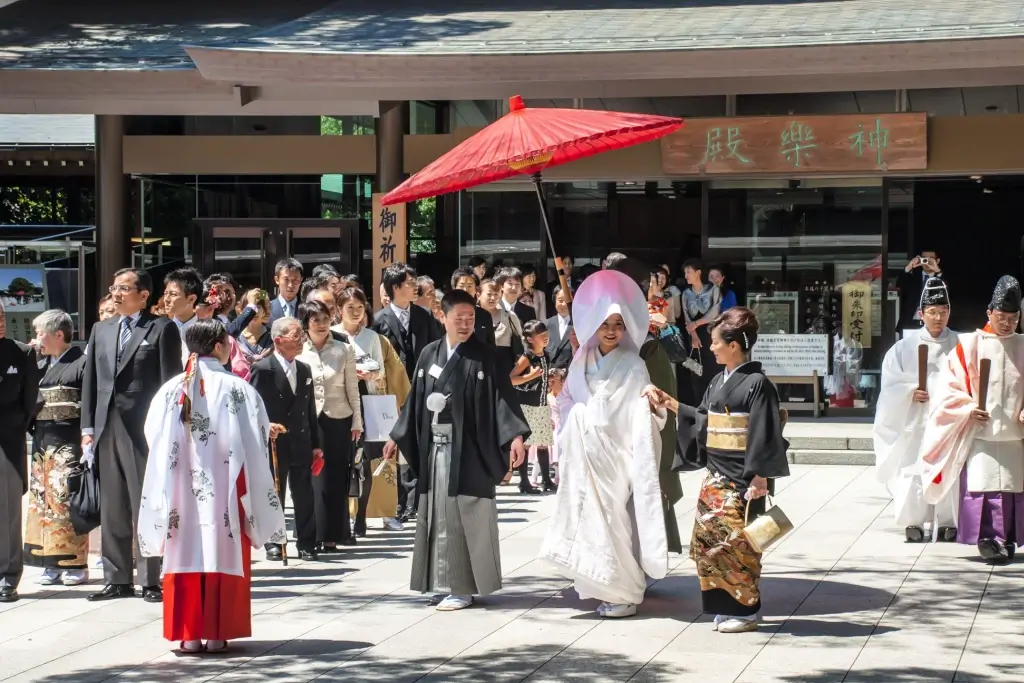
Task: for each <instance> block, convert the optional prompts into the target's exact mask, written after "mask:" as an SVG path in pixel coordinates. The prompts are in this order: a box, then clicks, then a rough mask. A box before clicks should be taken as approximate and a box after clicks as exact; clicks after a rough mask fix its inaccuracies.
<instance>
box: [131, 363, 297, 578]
mask: <svg viewBox="0 0 1024 683" xmlns="http://www.w3.org/2000/svg"><path fill="white" fill-rule="evenodd" d="M196 363H197V369H196V372H195V376H194V377H193V378H191V380H190V381H189V383H188V385H187V386H188V396H189V398H190V400H191V414H190V419H189V422H188V423H183V422H182V421H181V419H180V415H181V410H182V405H181V400H182V389H183V380H184V379H185V377H186V374H187V373H183V374H181V375H178V376H177V377H175V378H174V379H172V380H170V381H168V382H167V383H166V384H164V385H163V386H162V387H160V390H159V391H158V392H157V394H156V396H155V397H154V398H153V402H152V403H151V404H150V407H149V414H148V415H147V416H146V427H145V430H146V440H147V441H148V442H149V461H148V462H147V464H146V479H145V482H144V483H143V487H142V505H141V509H140V511H139V550H140V552H141V553H142V555H143V556H145V557H159V556H163V558H164V563H163V567H164V573H165V574H166V575H168V576H169V575H172V574H183V573H191V572H199V573H206V574H212V573H219V574H228V575H232V576H243V575H244V572H243V570H244V569H247V567H243V562H242V546H241V543H242V533H240V532H244V533H245V536H246V537H247V538H248V540H249V543H250V544H251V545H252V547H254V548H258V547H260V546H262V545H263V544H264V543H265V542H268V541H274V539H283V538H284V528H285V522H284V510H283V509H282V507H281V501H280V500H279V499H278V496H277V490H276V488H275V486H274V477H273V473H272V472H271V469H270V456H269V454H268V452H267V448H268V441H267V437H268V434H269V430H270V422H269V420H268V418H267V411H266V409H265V408H264V406H263V400H262V399H261V398H260V397H259V395H258V394H257V393H256V391H255V390H254V389H253V388H252V387H251V386H249V384H248V383H247V382H245V381H244V380H242V379H240V378H238V377H235V376H234V375H232V374H231V373H229V372H227V371H226V370H224V368H223V366H221V365H220V363H219V362H217V360H216V359H213V358H200V359H198V361H197V362H196ZM239 475H242V477H243V478H244V486H245V489H246V493H245V494H244V495H241V496H239V495H238V491H239V489H238V481H239ZM239 502H241V507H242V509H243V510H244V513H245V516H244V517H241V515H240V514H239Z"/></svg>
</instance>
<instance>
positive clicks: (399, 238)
mask: <svg viewBox="0 0 1024 683" xmlns="http://www.w3.org/2000/svg"><path fill="white" fill-rule="evenodd" d="M383 196H384V195H383V194H375V195H373V216H372V218H371V221H372V222H371V226H372V227H373V292H372V293H370V298H371V299H372V300H373V303H374V306H373V308H374V310H379V309H380V308H381V305H380V283H381V281H382V279H383V277H382V276H383V274H384V269H385V268H387V267H388V266H390V265H391V264H392V263H398V262H399V261H402V262H405V261H406V259H407V258H408V254H407V253H406V252H407V250H406V245H407V244H408V242H407V235H406V225H405V204H395V205H393V206H384V205H382V204H381V202H380V200H381V197H383Z"/></svg>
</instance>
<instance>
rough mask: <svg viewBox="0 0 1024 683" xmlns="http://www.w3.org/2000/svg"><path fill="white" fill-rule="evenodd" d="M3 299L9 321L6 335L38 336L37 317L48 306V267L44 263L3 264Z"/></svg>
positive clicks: (26, 338)
mask: <svg viewBox="0 0 1024 683" xmlns="http://www.w3.org/2000/svg"><path fill="white" fill-rule="evenodd" d="M0 301H2V302H3V306H4V317H5V319H6V322H7V331H6V332H5V336H6V337H7V338H8V339H16V340H17V341H20V342H25V343H28V342H29V341H30V340H31V339H32V338H34V337H35V336H36V334H35V330H34V329H33V328H32V321H33V320H35V317H36V316H37V315H39V314H40V313H42V312H43V311H45V310H46V308H47V304H46V301H47V299H46V268H45V267H44V266H41V265H23V266H22V265H5V266H0Z"/></svg>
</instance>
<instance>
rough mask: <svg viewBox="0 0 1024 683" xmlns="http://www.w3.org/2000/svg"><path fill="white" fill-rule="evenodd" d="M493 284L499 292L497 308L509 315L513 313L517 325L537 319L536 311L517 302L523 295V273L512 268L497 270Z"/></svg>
mask: <svg viewBox="0 0 1024 683" xmlns="http://www.w3.org/2000/svg"><path fill="white" fill-rule="evenodd" d="M494 283H495V284H496V285H498V289H500V290H501V301H500V302H499V303H498V305H499V306H501V307H502V308H504V309H505V310H506V311H508V312H509V313H515V314H516V317H517V318H519V323H520V324H521V325H525V324H526V323H528V322H530V321H531V320H536V319H537V311H536V310H534V308H533V306H528V305H526V304H524V303H523V302H522V301H520V300H519V297H520V296H522V294H523V271H521V270H519V269H518V268H514V267H512V266H506V267H504V268H499V269H498V272H497V274H495V276H494Z"/></svg>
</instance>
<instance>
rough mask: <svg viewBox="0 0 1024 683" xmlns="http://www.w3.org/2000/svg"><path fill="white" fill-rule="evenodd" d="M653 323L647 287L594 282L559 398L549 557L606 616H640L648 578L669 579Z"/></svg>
mask: <svg viewBox="0 0 1024 683" xmlns="http://www.w3.org/2000/svg"><path fill="white" fill-rule="evenodd" d="M649 322H650V317H649V313H648V309H647V301H646V299H645V298H644V295H643V293H642V292H641V291H640V288H639V287H638V286H637V285H636V283H635V282H633V280H631V279H630V278H629V277H627V276H626V275H624V274H622V273H619V272H616V271H611V270H604V271H601V272H599V273H595V274H594V275H592V276H590V277H589V278H587V279H586V280H585V281H584V282H583V284H582V285H580V289H579V291H578V292H577V293H576V296H575V301H574V303H573V323H574V325H573V327H574V330H575V332H576V336H577V337H578V339H579V342H580V347H579V349H578V350H577V352H576V354H575V356H574V358H573V361H572V364H571V365H570V366H569V373H568V376H567V377H566V379H565V385H564V388H563V390H562V393H561V394H560V396H559V398H558V408H559V414H560V417H561V419H560V428H559V433H558V435H557V437H556V438H557V440H558V446H559V453H560V461H559V462H560V463H561V464H560V468H561V469H560V479H561V481H560V484H559V488H558V493H557V495H556V500H555V514H554V517H553V518H552V521H551V526H550V528H549V530H548V533H547V536H546V538H545V540H544V546H543V548H542V550H541V557H544V558H546V559H548V560H551V561H552V562H554V563H555V564H556V565H557V566H558V570H559V572H560V573H561V574H562V575H564V576H566V577H567V578H570V579H572V580H573V582H574V587H575V589H576V592H577V593H578V594H579V596H580V597H581V598H583V599H595V600H601V601H602V603H601V605H600V606H599V607H598V608H597V612H598V614H600V615H601V616H602V617H609V618H619V617H628V616H632V615H634V614H636V606H637V605H638V604H639V603H640V602H642V601H643V598H644V592H645V591H646V589H647V580H646V577H645V573H646V575H648V576H650V577H651V578H654V579H660V578H663V577H664V576H665V574H666V573H667V572H668V543H667V540H666V536H665V517H664V512H663V510H662V504H661V488H660V486H659V483H658V460H659V457H660V453H661V438H660V431H661V428H662V427H663V426H664V424H665V420H666V417H667V414H666V413H665V412H664V409H660V410H661V412H660V414H655V413H652V409H651V403H650V402H649V401H648V399H647V398H645V395H646V394H647V393H648V392H649V390H651V389H652V385H651V381H650V377H649V376H648V374H647V367H646V365H645V364H644V361H643V359H641V358H640V353H639V349H640V345H641V344H643V342H644V339H645V338H646V335H647V328H648V325H649Z"/></svg>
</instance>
